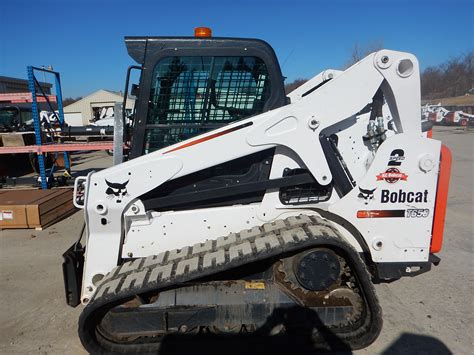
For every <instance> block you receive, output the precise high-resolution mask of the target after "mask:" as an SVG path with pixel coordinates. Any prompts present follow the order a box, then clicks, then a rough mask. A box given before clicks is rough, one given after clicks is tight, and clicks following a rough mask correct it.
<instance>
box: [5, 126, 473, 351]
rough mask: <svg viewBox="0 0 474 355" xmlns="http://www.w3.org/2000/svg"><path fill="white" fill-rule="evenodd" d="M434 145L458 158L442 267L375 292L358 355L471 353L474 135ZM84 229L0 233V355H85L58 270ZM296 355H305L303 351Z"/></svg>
mask: <svg viewBox="0 0 474 355" xmlns="http://www.w3.org/2000/svg"><path fill="white" fill-rule="evenodd" d="M434 138H437V139H441V140H442V141H443V142H444V143H445V144H446V145H448V147H449V148H450V149H451V151H452V153H453V167H452V168H453V171H452V176H451V178H452V179H451V186H450V197H449V204H448V212H447V218H446V229H445V235H444V238H445V239H444V245H443V250H442V251H441V253H439V254H438V256H439V257H441V259H442V261H441V264H440V265H439V266H438V267H434V268H433V270H432V271H431V272H429V273H426V274H423V275H420V276H417V277H415V278H404V279H401V280H399V281H397V282H394V283H390V284H380V285H376V290H377V293H378V296H379V299H380V302H381V305H382V308H383V311H384V327H383V330H382V333H381V335H380V336H379V338H378V339H377V341H376V342H375V343H374V344H372V345H371V346H370V347H368V348H367V349H364V350H360V351H357V352H356V354H369V353H370V354H372V353H384V354H408V353H409V354H420V353H424V354H449V353H454V354H472V351H473V350H472V349H473V334H474V329H473V323H474V322H473V321H474V319H473V318H474V317H473V314H474V307H473V301H472V294H473V293H472V292H473V276H474V275H473V270H474V268H473V241H472V238H473V230H474V228H473V227H474V222H473V216H474V213H473V212H474V211H473V206H474V200H473V189H474V181H473V178H474V164H473V156H474V132H473V131H471V132H464V131H462V130H460V129H457V128H448V127H436V128H435V134H434ZM75 159H76V164H77V165H76V166H77V168H78V169H79V170H81V169H82V170H85V169H91V168H100V167H103V166H106V165H108V164H110V162H111V158H110V157H108V156H106V155H105V153H104V152H100V153H93V154H89V155H85V156H81V157H75ZM81 224H82V213H81V212H78V213H76V214H74V215H72V216H70V217H69V218H67V219H66V220H63V221H61V222H59V223H57V224H56V225H54V226H52V227H49V228H47V229H46V230H44V231H34V230H4V231H0V320H1V322H0V353H2V354H15V353H21V354H25V353H41V354H66V353H67V354H85V351H84V350H83V348H82V346H81V344H80V342H79V339H78V337H77V319H78V317H79V314H80V312H81V307H78V308H75V309H73V308H70V307H68V306H67V305H66V303H65V297H64V290H63V280H62V270H61V263H62V257H61V255H62V253H63V252H64V251H65V250H66V249H67V248H68V247H69V246H70V245H71V244H72V243H73V242H74V241H75V240H76V238H77V236H78V233H79V230H80V227H81ZM292 348H293V349H294V351H296V352H297V353H299V354H304V353H306V352H305V351H304V350H302V349H298V344H293V347H292ZM262 351H263V350H262ZM194 353H195V354H198V353H199V351H194ZM206 353H207V351H206ZM213 353H214V352H213ZM247 353H252V352H247ZM259 353H260V352H259ZM262 353H263V352H262Z"/></svg>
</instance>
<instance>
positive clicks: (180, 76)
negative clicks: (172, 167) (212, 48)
mask: <svg viewBox="0 0 474 355" xmlns="http://www.w3.org/2000/svg"><path fill="white" fill-rule="evenodd" d="M269 97H270V82H269V74H268V70H267V67H266V65H265V63H264V62H263V61H262V60H261V59H260V58H257V57H243V56H233V57H204V56H199V57H167V58H164V59H162V60H160V61H159V62H158V63H157V64H156V66H155V68H154V71H153V76H152V86H151V91H150V100H149V107H148V116H147V129H146V132H145V153H149V152H151V151H153V150H156V149H159V148H162V147H165V146H168V145H170V144H174V143H177V142H179V141H182V140H185V139H188V138H190V137H192V136H195V135H198V134H200V133H204V132H206V131H209V130H211V129H214V128H216V127H218V126H219V125H223V124H226V123H229V122H232V121H235V120H238V119H242V118H246V117H249V116H253V115H255V114H259V113H261V112H262V111H263V109H264V105H265V102H266V101H267V99H268V98H269ZM167 125H170V126H169V128H168V127H167ZM157 126H158V127H157Z"/></svg>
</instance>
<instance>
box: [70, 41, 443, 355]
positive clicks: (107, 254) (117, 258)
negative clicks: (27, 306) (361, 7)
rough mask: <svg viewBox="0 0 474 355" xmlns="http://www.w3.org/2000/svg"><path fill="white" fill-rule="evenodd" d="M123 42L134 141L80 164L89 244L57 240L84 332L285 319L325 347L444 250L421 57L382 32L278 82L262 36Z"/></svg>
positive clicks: (283, 323)
mask: <svg viewBox="0 0 474 355" xmlns="http://www.w3.org/2000/svg"><path fill="white" fill-rule="evenodd" d="M126 44H127V48H128V51H129V54H130V55H131V56H132V58H134V59H135V60H136V61H137V62H138V63H139V66H136V67H131V68H130V69H129V73H130V71H131V70H132V69H133V68H138V69H140V70H141V77H140V84H139V86H134V87H133V90H132V91H133V92H134V93H135V94H137V95H138V96H137V105H136V112H135V115H134V120H133V129H132V130H128V132H126V135H127V136H126V140H129V141H131V150H130V153H129V156H128V158H129V159H128V161H125V162H123V163H121V164H118V165H115V166H113V167H111V168H108V169H105V170H102V171H100V172H92V173H90V174H89V175H88V176H87V177H80V178H78V179H76V185H75V200H74V202H75V204H76V206H78V207H80V208H83V209H84V214H85V235H86V248H85V251H84V248H83V247H82V245H81V244H80V243H79V241H78V242H77V243H76V244H75V245H73V246H72V247H71V248H70V249H69V250H68V251H67V252H66V253H65V255H64V257H65V263H64V274H65V285H66V296H67V300H68V303H69V304H70V305H72V306H76V305H77V304H78V303H82V304H83V305H85V306H86V307H85V308H84V310H83V312H82V314H81V317H80V320H79V336H80V338H81V341H82V343H83V345H84V347H85V348H86V349H87V350H88V351H90V352H92V353H99V352H103V353H146V352H156V351H157V350H158V349H159V348H160V343H162V342H163V341H165V340H166V338H167V337H169V336H172V335H180V336H183V337H193V336H200V335H213V336H217V337H220V336H228V335H232V334H233V335H235V334H240V335H245V336H247V335H248V336H252V335H259V336H261V335H263V336H271V335H273V336H281V335H283V334H286V333H292V332H296V333H298V332H305V334H308V336H309V337H310V338H311V339H312V341H313V343H314V345H315V346H321V347H326V348H327V347H329V348H333V347H337V346H339V347H340V346H345V347H351V348H363V347H365V346H367V345H369V344H370V343H371V342H373V341H374V340H375V339H376V337H377V336H378V334H379V332H380V330H381V326H382V314H381V309H380V306H379V304H378V301H377V297H376V295H375V291H374V287H373V285H372V281H373V280H377V281H384V280H394V279H398V278H400V277H402V276H415V275H418V274H420V273H423V272H425V271H428V270H429V269H430V267H431V265H432V264H433V263H434V264H437V263H438V262H439V258H437V257H436V256H435V255H434V253H436V252H438V251H439V250H440V248H441V242H442V233H443V224H444V214H445V209H446V201H447V187H448V183H449V174H450V152H449V150H448V149H447V148H446V147H444V146H443V145H442V144H441V142H439V141H437V140H434V139H430V138H427V133H426V132H424V129H423V128H422V124H421V119H420V84H419V69H418V62H417V60H416V58H415V57H414V56H413V55H411V54H408V53H403V52H395V51H389V50H381V51H378V52H376V53H373V54H371V55H369V56H367V57H366V58H365V59H363V60H362V61H360V62H359V63H357V64H355V65H354V66H352V67H350V68H349V69H347V70H345V71H337V70H327V71H324V72H322V73H320V74H319V75H317V76H315V77H314V78H313V79H311V80H310V81H308V82H307V83H305V84H304V85H303V86H301V87H300V88H298V89H296V90H295V91H293V92H292V93H290V94H289V95H288V97H286V95H285V94H284V90H283V77H282V74H281V71H280V68H279V65H278V62H277V60H276V57H275V54H274V52H273V50H272V49H271V47H270V46H269V45H268V44H267V43H265V42H263V41H260V40H253V39H236V38H211V37H209V34H208V33H205V37H197V38H196V37H194V38H188V37H183V38H165V37H128V38H126ZM128 81H129V76H128V77H127V83H128ZM386 110H388V111H389V113H387V112H384V111H386ZM84 259H85V261H84ZM335 340H337V342H335ZM336 343H337V344H336ZM335 344H336V345H335Z"/></svg>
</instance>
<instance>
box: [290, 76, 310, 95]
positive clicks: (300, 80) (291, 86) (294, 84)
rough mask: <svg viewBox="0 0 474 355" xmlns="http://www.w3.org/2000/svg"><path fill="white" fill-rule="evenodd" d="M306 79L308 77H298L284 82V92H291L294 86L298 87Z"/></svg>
mask: <svg viewBox="0 0 474 355" xmlns="http://www.w3.org/2000/svg"><path fill="white" fill-rule="evenodd" d="M307 81H308V79H302V78H299V79H295V80H293V81H292V82H291V83H288V84H285V93H286V94H289V93H290V92H292V91H293V90H295V89H296V88H298V87H300V86H301V85H303V84H304V83H306V82H307Z"/></svg>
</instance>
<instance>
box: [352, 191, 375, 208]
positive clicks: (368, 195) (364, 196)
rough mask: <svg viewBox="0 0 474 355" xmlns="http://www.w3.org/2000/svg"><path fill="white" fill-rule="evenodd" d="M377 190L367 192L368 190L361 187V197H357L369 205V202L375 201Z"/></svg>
mask: <svg viewBox="0 0 474 355" xmlns="http://www.w3.org/2000/svg"><path fill="white" fill-rule="evenodd" d="M375 190H377V188H375V189H372V190H367V189H363V188H361V187H359V195H357V197H358V198H359V199H360V200H362V201H364V203H365V204H366V205H368V204H369V202H370V201H371V200H373V199H374V192H375Z"/></svg>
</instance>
